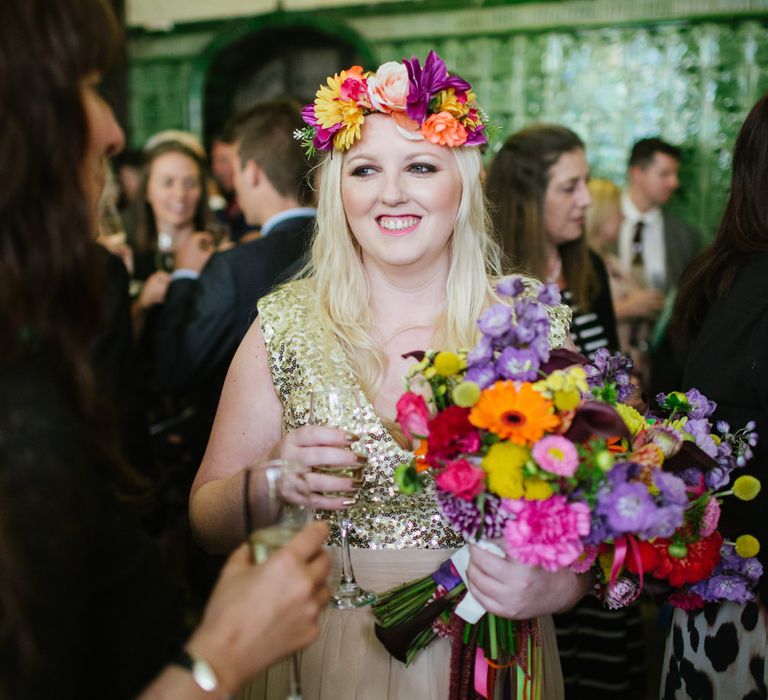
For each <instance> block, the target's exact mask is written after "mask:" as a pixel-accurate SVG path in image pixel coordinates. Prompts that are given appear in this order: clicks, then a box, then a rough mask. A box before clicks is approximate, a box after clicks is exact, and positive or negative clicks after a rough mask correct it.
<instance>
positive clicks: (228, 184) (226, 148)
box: [210, 122, 259, 243]
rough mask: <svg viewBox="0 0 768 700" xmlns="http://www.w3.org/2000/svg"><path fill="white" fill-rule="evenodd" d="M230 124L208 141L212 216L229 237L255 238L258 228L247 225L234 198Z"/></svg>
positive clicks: (233, 148)
mask: <svg viewBox="0 0 768 700" xmlns="http://www.w3.org/2000/svg"><path fill="white" fill-rule="evenodd" d="M233 130H234V124H233V123H232V122H230V123H229V124H227V125H226V126H225V127H224V128H223V129H222V130H221V131H219V132H218V133H217V134H216V135H215V136H214V137H213V139H212V141H211V148H210V154H211V155H210V162H211V174H212V175H213V178H214V181H215V182H216V186H217V188H218V194H219V197H218V198H217V206H215V207H214V206H213V205H211V209H212V210H213V212H214V214H215V215H216V217H217V218H218V219H219V220H220V221H221V222H222V223H223V224H224V225H225V226H226V227H227V229H228V230H229V239H230V240H231V241H232V242H233V243H238V242H240V241H241V240H242V239H243V237H244V236H246V235H247V236H248V238H249V239H252V238H257V237H258V231H259V227H258V226H257V225H252V224H249V223H248V222H247V221H246V220H245V214H244V213H243V210H242V209H241V208H240V204H239V202H238V201H237V192H236V191H235V159H236V158H237V147H236V143H235V141H236V136H235V135H234V133H233Z"/></svg>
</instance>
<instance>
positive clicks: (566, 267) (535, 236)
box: [487, 124, 618, 355]
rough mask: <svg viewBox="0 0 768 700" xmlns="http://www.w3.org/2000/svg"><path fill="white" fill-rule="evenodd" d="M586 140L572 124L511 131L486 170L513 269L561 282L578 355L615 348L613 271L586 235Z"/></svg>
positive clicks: (493, 208) (499, 230) (495, 218)
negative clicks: (584, 142) (611, 274)
mask: <svg viewBox="0 0 768 700" xmlns="http://www.w3.org/2000/svg"><path fill="white" fill-rule="evenodd" d="M588 180H589V166H588V164H587V159H586V155H585V153H584V144H583V142H582V141H581V139H580V138H579V137H578V136H577V135H576V134H575V133H573V132H572V131H571V130H570V129H567V128H565V127H563V126H557V125H550V124H540V125H536V126H531V127H529V128H527V129H523V130H522V131H519V132H517V133H516V134H513V135H512V136H510V137H509V138H508V139H507V140H506V141H505V142H504V145H503V146H502V147H501V150H500V151H499V152H498V153H497V154H496V156H495V157H494V159H493V162H492V163H491V168H490V171H489V173H488V184H487V195H488V198H489V200H490V204H491V207H490V210H491V218H492V220H493V225H494V229H495V231H496V234H497V235H498V236H499V237H500V240H501V243H502V246H503V249H504V254H505V258H506V265H507V268H508V271H512V270H519V269H524V270H527V271H529V272H530V273H532V274H533V275H534V276H535V277H538V278H539V279H540V280H542V281H544V282H548V283H553V284H557V285H558V286H559V287H560V290H561V292H562V294H563V301H565V302H566V303H567V304H569V305H570V306H571V307H572V308H573V323H572V325H571V334H572V336H573V340H574V342H575V343H576V346H577V348H578V349H579V351H580V352H583V353H584V354H585V355H592V354H593V353H594V352H595V351H596V350H597V349H598V348H603V347H606V348H608V349H609V350H617V349H618V338H617V336H616V319H615V317H614V312H613V303H612V301H611V290H610V285H609V282H608V274H607V272H606V270H605V265H604V264H603V262H602V260H601V259H600V257H599V256H598V255H597V254H596V253H594V252H593V251H591V250H590V249H589V247H588V246H587V241H586V239H585V237H584V224H585V221H586V212H587V209H588V208H589V205H590V204H591V198H590V194H589V190H588V189H587V182H588Z"/></svg>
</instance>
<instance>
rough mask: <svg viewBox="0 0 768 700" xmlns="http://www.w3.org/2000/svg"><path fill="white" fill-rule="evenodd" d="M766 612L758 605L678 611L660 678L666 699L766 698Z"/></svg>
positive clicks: (673, 621) (750, 699)
mask: <svg viewBox="0 0 768 700" xmlns="http://www.w3.org/2000/svg"><path fill="white" fill-rule="evenodd" d="M767 653H768V613H767V612H766V609H765V608H764V607H762V606H761V605H758V604H757V603H747V604H746V605H737V604H735V603H724V604H723V605H719V606H715V605H712V606H707V608H705V609H704V610H697V611H696V612H685V611H684V610H679V609H677V610H675V614H674V616H673V618H672V628H671V630H670V633H669V635H668V637H667V647H666V651H665V654H664V665H663V668H662V679H661V698H662V699H663V700H684V699H687V698H696V699H697V700H759V699H760V698H763V699H768V688H767V685H768V669H767V668H766V663H765V657H766V654H767Z"/></svg>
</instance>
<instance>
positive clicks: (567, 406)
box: [553, 389, 581, 411]
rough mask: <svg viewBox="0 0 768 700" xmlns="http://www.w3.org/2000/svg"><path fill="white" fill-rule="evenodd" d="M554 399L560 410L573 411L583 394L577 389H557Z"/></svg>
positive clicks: (556, 406)
mask: <svg viewBox="0 0 768 700" xmlns="http://www.w3.org/2000/svg"><path fill="white" fill-rule="evenodd" d="M553 401H554V404H555V408H556V409H557V410H558V411H572V410H573V409H574V408H576V406H578V405H579V401H581V394H580V393H579V392H578V390H576V389H574V390H573V391H556V392H555V395H554V397H553Z"/></svg>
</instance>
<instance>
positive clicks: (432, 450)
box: [426, 406, 481, 467]
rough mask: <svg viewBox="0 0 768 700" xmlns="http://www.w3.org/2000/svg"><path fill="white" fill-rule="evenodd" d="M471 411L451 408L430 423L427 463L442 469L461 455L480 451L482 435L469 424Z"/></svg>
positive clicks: (441, 412) (455, 407)
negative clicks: (445, 464)
mask: <svg viewBox="0 0 768 700" xmlns="http://www.w3.org/2000/svg"><path fill="white" fill-rule="evenodd" d="M468 416H469V409H468V408H460V407H459V406H449V407H448V408H446V409H445V410H444V411H440V413H438V414H437V415H436V416H435V417H434V418H433V419H432V420H431V421H429V426H428V430H429V445H428V448H427V457H426V459H427V462H429V464H431V465H432V466H434V467H440V466H442V465H443V464H444V463H445V462H448V461H450V460H451V459H455V458H456V457H459V456H461V455H466V454H474V453H475V452H477V451H478V450H479V449H480V444H481V441H480V433H479V432H478V430H477V428H475V426H474V425H472V424H471V423H470V422H469V418H468Z"/></svg>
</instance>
